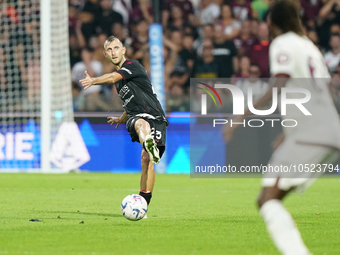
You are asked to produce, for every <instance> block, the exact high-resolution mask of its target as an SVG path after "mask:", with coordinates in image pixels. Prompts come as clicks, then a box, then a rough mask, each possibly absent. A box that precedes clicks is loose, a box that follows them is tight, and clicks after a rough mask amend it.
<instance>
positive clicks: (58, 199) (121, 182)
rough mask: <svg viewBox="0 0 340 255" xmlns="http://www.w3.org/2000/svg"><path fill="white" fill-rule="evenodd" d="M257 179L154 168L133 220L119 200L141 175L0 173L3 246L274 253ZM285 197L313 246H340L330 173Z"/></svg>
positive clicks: (74, 251)
mask: <svg viewBox="0 0 340 255" xmlns="http://www.w3.org/2000/svg"><path fill="white" fill-rule="evenodd" d="M260 182H261V180H260V179H193V178H190V177H189V176H187V175H158V176H157V177H156V186H155V190H154V197H153V199H152V202H151V206H150V207H149V212H148V219H146V220H140V221H137V222H132V221H128V220H126V219H125V218H124V217H123V216H122V215H121V212H120V203H121V201H122V199H123V198H124V197H125V196H126V195H128V194H131V193H137V192H138V187H139V175H135V174H134V175H128V174H126V175H123V174H121V175H118V174H103V173H101V174H90V173H82V174H66V175H42V174H0V255H3V254H9V255H11V254H28V255H34V254H51V255H52V254H53V255H58V254H66V255H80V254H81V255H111V254H120V255H125V254H139V255H140V254H145V255H155V254H176V255H181V254H183V255H184V254H185V255H188V254H195V255H196V254H197V255H198V254H204V255H207V254H228V255H238V254H240V255H248V254H261V255H264V254H279V253H278V251H277V250H276V248H275V247H274V246H273V244H272V243H271V240H270V239H269V236H268V234H267V231H266V228H265V225H264V223H263V222H262V219H261V218H260V216H259V214H258V211H257V208H256V206H255V200H256V197H257V195H258V192H259V190H260ZM284 204H285V205H286V207H287V208H288V209H289V210H290V212H291V213H292V215H293V217H294V219H295V220H296V223H297V225H298V227H299V229H300V231H301V233H302V237H303V238H304V240H305V242H306V244H307V246H308V247H309V248H310V250H311V251H312V252H313V254H314V255H321V254H327V255H328V254H340V233H339V227H340V215H339V212H340V185H339V181H338V180H337V179H319V180H317V181H316V182H315V183H314V184H313V185H312V186H311V187H310V188H309V190H307V192H306V194H304V195H303V196H300V195H297V194H292V195H290V196H289V198H288V199H287V200H286V201H285V202H284ZM35 218H37V219H39V220H41V222H31V221H29V220H30V219H35Z"/></svg>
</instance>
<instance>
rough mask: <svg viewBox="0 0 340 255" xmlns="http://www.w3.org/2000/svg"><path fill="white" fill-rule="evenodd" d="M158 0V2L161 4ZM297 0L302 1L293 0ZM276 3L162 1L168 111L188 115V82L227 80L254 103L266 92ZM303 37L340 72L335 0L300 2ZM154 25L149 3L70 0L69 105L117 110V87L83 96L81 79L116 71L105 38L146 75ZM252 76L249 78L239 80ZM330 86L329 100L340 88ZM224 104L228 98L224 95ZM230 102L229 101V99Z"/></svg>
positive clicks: (339, 7)
mask: <svg viewBox="0 0 340 255" xmlns="http://www.w3.org/2000/svg"><path fill="white" fill-rule="evenodd" d="M160 1H161V0H160ZM297 1H299V0H297ZM273 2H274V1H273V0H253V1H251V0H191V1H190V0H163V1H161V21H162V25H163V32H164V34H163V41H164V49H163V54H164V69H165V92H166V108H167V109H166V110H167V111H189V109H190V100H189V99H190V98H189V94H190V92H191V93H197V94H199V93H201V91H196V90H194V91H189V86H190V78H208V79H210V78H230V82H231V83H233V84H235V85H236V86H239V87H240V88H241V89H242V90H243V91H244V92H245V93H246V91H247V88H248V87H249V86H252V87H253V90H254V92H255V93H254V95H253V97H255V98H254V100H256V97H257V98H258V97H260V96H261V95H262V94H263V93H264V92H265V91H266V89H267V88H268V83H266V82H265V80H264V79H261V78H268V77H270V73H269V60H268V50H269V45H270V37H269V30H268V24H267V22H266V21H267V15H268V9H269V8H270V6H271V4H273ZM299 2H300V6H301V18H302V20H303V25H304V29H305V32H306V35H307V36H308V37H309V38H310V39H311V40H312V41H313V42H314V43H315V45H317V47H318V48H319V49H320V50H321V52H322V53H323V54H324V58H325V62H326V64H327V66H328V68H329V71H330V73H331V74H332V76H333V77H339V75H340V66H339V62H340V0H300V1H299ZM152 22H153V9H152V5H151V1H149V0H83V1H82V0H70V1H69V31H70V56H71V66H72V79H73V96H74V108H75V110H77V111H84V110H85V111H106V110H108V109H110V110H111V111H120V110H122V108H121V106H120V101H119V98H118V95H117V92H116V90H115V87H114V86H98V87H96V88H95V89H94V90H93V91H83V90H82V88H81V87H80V85H79V83H78V80H79V79H80V78H82V77H83V72H84V70H85V69H87V70H88V72H89V74H90V75H93V76H98V75H101V74H103V73H107V72H112V71H113V70H114V69H113V68H114V67H113V66H112V65H111V64H110V63H109V62H108V61H107V60H106V59H105V58H104V56H103V54H102V51H103V43H104V41H105V40H106V38H107V37H108V36H110V35H115V36H116V37H118V38H119V39H120V40H121V41H122V42H123V43H124V45H125V47H126V48H127V54H126V56H127V58H132V59H137V60H139V61H140V62H141V63H142V64H143V66H144V67H145V68H146V70H147V71H148V73H149V74H150V61H149V51H148V50H149V44H148V26H149V24H150V23H152ZM241 78H249V79H241ZM337 83H338V82H333V84H332V91H333V93H334V98H335V100H336V101H339V95H340V92H339V90H340V87H339V84H337ZM225 93H226V94H225V95H222V96H224V97H225V99H224V100H227V101H228V93H227V92H225ZM229 101H230V100H229Z"/></svg>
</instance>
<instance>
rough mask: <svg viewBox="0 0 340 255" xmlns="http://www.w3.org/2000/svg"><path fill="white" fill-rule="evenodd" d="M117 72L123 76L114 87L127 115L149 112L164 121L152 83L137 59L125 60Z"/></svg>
mask: <svg viewBox="0 0 340 255" xmlns="http://www.w3.org/2000/svg"><path fill="white" fill-rule="evenodd" d="M117 72H118V73H119V74H121V75H122V76H123V79H122V80H120V81H118V82H117V83H116V88H117V92H118V94H119V97H120V99H121V100H122V104H123V108H124V110H125V112H126V113H127V115H128V117H129V118H130V117H132V116H134V115H137V114H139V115H140V116H142V115H141V114H145V115H147V114H149V115H152V116H153V117H155V118H156V119H158V120H164V121H166V118H165V114H164V111H163V109H162V106H161V104H160V103H159V101H158V99H157V95H156V94H155V92H154V89H153V87H152V83H151V81H150V79H149V77H148V75H147V73H146V70H145V68H144V67H143V66H142V65H141V64H140V63H139V61H137V60H130V59H129V60H126V61H125V62H124V64H123V65H122V67H121V68H120V69H119V70H118V71H117Z"/></svg>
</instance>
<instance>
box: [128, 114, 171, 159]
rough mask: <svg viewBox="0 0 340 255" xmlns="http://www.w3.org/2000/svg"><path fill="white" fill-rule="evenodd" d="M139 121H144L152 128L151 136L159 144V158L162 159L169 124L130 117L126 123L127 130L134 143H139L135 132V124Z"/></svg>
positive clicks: (139, 117)
mask: <svg viewBox="0 0 340 255" xmlns="http://www.w3.org/2000/svg"><path fill="white" fill-rule="evenodd" d="M138 119H143V120H145V121H147V122H148V123H149V125H150V128H151V136H152V137H153V139H154V140H155V142H156V143H157V147H158V150H159V156H160V157H162V155H163V153H164V151H165V141H166V128H167V122H165V121H163V120H154V119H149V118H144V117H141V116H132V117H130V118H129V119H128V120H127V122H126V129H127V131H128V132H129V134H130V136H131V141H132V142H139V137H138V134H137V132H136V130H135V123H136V121H137V120H138Z"/></svg>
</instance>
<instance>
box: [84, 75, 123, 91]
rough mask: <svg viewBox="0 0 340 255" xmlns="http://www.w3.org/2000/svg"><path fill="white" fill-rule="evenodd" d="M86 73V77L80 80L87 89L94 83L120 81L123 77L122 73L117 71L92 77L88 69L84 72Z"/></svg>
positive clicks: (107, 83) (102, 83) (105, 83)
mask: <svg viewBox="0 0 340 255" xmlns="http://www.w3.org/2000/svg"><path fill="white" fill-rule="evenodd" d="M84 74H85V79H82V80H80V81H79V82H80V83H81V85H82V86H83V87H84V89H87V88H89V87H91V86H92V85H109V84H114V83H116V82H117V81H120V80H121V79H123V76H122V75H120V74H119V73H117V72H113V73H108V74H104V75H102V76H99V77H91V76H90V75H89V74H88V73H87V71H85V72H84Z"/></svg>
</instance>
